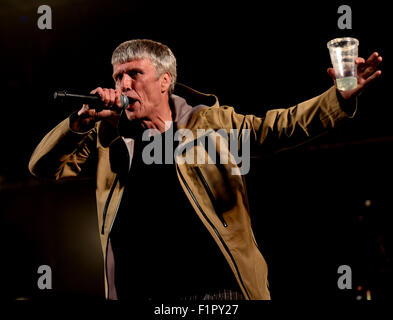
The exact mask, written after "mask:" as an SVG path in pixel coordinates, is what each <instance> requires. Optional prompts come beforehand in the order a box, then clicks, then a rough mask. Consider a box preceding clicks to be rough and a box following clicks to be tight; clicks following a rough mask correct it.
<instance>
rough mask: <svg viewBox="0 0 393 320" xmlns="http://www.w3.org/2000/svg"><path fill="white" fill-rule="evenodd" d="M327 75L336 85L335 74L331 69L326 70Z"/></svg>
mask: <svg viewBox="0 0 393 320" xmlns="http://www.w3.org/2000/svg"><path fill="white" fill-rule="evenodd" d="M327 73H328V74H329V76H330V77H331V78H332V79H333V81H334V83H336V73H335V72H334V69H333V68H328V69H327Z"/></svg>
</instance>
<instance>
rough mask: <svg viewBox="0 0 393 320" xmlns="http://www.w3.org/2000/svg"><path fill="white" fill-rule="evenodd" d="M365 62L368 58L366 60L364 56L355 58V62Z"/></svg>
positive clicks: (358, 63)
mask: <svg viewBox="0 0 393 320" xmlns="http://www.w3.org/2000/svg"><path fill="white" fill-rule="evenodd" d="M365 62H366V60H364V59H363V58H362V57H358V58H356V59H355V63H356V64H357V65H361V64H363V63H365Z"/></svg>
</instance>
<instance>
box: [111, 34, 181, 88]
mask: <svg viewBox="0 0 393 320" xmlns="http://www.w3.org/2000/svg"><path fill="white" fill-rule="evenodd" d="M143 58H147V59H149V60H150V61H151V62H152V64H153V66H154V68H155V69H156V73H157V77H159V76H161V75H162V74H163V73H165V72H169V73H170V75H171V77H172V80H171V85H170V87H169V94H171V93H173V90H174V89H175V83H176V77H177V72H176V58H175V55H174V54H173V52H172V51H171V49H169V48H168V46H166V45H165V44H162V43H160V42H157V41H153V40H148V39H136V40H129V41H126V42H123V43H121V44H120V45H119V46H118V47H117V48H116V49H115V50H114V51H113V54H112V65H115V64H118V63H120V64H122V63H126V62H129V61H132V60H137V59H143Z"/></svg>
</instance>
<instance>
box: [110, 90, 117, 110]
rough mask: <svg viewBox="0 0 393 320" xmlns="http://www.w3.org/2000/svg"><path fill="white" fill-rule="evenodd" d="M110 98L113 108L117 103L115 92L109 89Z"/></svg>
mask: <svg viewBox="0 0 393 320" xmlns="http://www.w3.org/2000/svg"><path fill="white" fill-rule="evenodd" d="M109 97H110V101H109V105H110V106H113V105H114V104H115V101H116V93H115V90H113V89H109Z"/></svg>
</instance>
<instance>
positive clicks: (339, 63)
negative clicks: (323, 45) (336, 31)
mask: <svg viewBox="0 0 393 320" xmlns="http://www.w3.org/2000/svg"><path fill="white" fill-rule="evenodd" d="M358 46H359V41H358V40H357V39H355V38H349V37H347V38H337V39H333V40H331V41H329V42H328V43H327V47H328V49H329V53H330V60H331V61H332V65H333V68H334V72H335V75H336V85H337V89H339V90H344V91H345V90H351V89H355V88H356V87H357V84H358V80H357V70H356V64H355V60H356V58H357V57H358Z"/></svg>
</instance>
